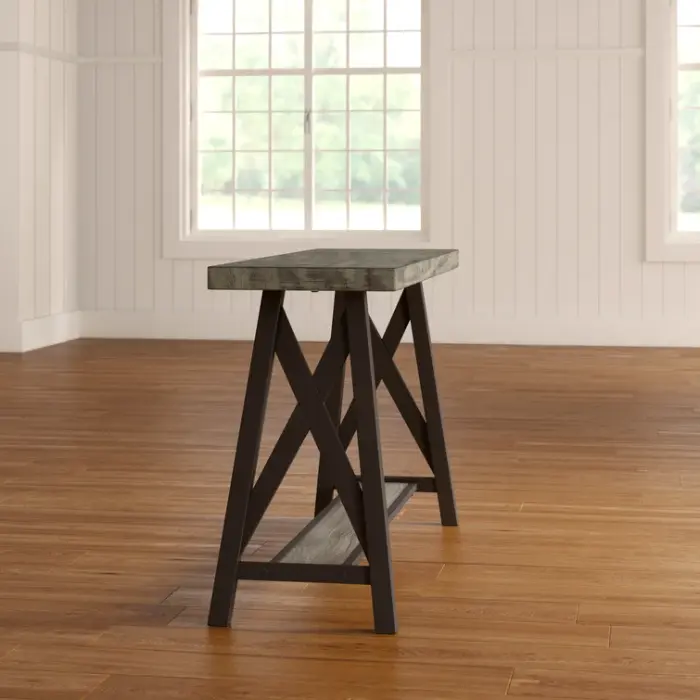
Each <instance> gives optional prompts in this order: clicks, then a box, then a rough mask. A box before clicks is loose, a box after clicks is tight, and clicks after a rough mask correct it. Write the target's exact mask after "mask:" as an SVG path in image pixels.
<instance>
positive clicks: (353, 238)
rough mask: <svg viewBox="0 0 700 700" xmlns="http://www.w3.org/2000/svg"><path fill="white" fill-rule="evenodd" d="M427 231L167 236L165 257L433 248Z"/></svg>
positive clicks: (236, 257) (220, 257)
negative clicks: (325, 250)
mask: <svg viewBox="0 0 700 700" xmlns="http://www.w3.org/2000/svg"><path fill="white" fill-rule="evenodd" d="M434 246H435V242H434V241H433V242H431V239H430V236H429V234H428V232H426V231H329V232H314V233H309V232H304V231H236V232H221V233H217V232H211V231H207V232H206V233H199V234H193V235H191V236H188V237H186V238H179V239H177V238H176V237H175V236H166V237H165V240H164V247H163V257H164V258H166V259H173V260H211V261H228V262H232V261H235V260H243V259H246V258H254V257H264V256H267V255H280V254H282V253H291V252H293V251H297V250H303V249H305V248H377V249H379V248H418V247H422V248H432V247H434Z"/></svg>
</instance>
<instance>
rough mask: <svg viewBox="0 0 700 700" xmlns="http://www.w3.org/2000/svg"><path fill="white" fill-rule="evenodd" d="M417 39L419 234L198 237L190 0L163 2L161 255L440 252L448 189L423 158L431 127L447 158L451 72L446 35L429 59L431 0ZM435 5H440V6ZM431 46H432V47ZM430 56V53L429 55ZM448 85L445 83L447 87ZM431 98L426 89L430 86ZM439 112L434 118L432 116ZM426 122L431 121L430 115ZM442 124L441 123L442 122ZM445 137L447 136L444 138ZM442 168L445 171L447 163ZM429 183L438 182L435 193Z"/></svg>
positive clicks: (446, 233)
mask: <svg viewBox="0 0 700 700" xmlns="http://www.w3.org/2000/svg"><path fill="white" fill-rule="evenodd" d="M423 2H424V12H423V27H422V31H421V40H422V60H421V62H422V66H421V72H422V75H423V79H422V81H421V85H422V91H423V96H422V104H421V119H422V125H423V128H422V139H421V153H422V156H421V175H422V177H421V179H422V182H421V218H422V226H421V230H418V231H363V232H355V231H351V232H348V231H330V232H325V231H313V232H310V231H273V230H261V231H250V232H247V231H236V230H233V231H230V232H225V234H219V233H216V232H213V233H212V232H201V233H200V232H197V233H196V234H193V233H192V230H193V223H194V222H193V213H192V212H193V211H194V207H193V206H192V197H193V187H192V186H191V185H192V176H191V173H192V172H193V163H192V159H193V148H192V143H191V138H190V129H191V125H190V118H191V117H190V115H191V112H190V110H192V109H196V105H194V104H193V101H192V99H191V98H192V95H193V84H194V81H196V76H195V75H194V71H193V69H192V67H193V65H194V61H192V60H191V54H190V38H191V12H192V9H193V7H194V6H193V4H192V1H191V0H163V1H162V31H163V37H162V45H163V66H162V96H163V117H162V118H163V190H162V207H163V239H162V240H163V248H162V252H163V257H164V258H171V259H188V260H192V259H202V260H236V259H241V258H249V257H255V256H262V255H276V254H280V253H285V252H291V251H294V250H301V249H304V248H434V247H435V248H439V247H444V246H445V244H446V243H448V242H449V240H451V230H449V228H450V226H449V225H446V224H451V216H450V212H449V211H447V207H449V209H450V210H451V187H450V192H447V188H446V186H447V185H451V183H450V182H449V181H447V182H445V178H444V177H441V176H439V175H438V180H439V182H435V183H433V182H432V181H431V178H430V173H431V171H432V168H430V163H429V158H428V157H427V154H428V153H431V155H433V152H432V151H431V150H429V149H430V145H431V144H432V143H433V138H432V137H433V133H435V132H434V131H431V128H430V127H429V124H430V125H431V126H432V129H434V130H438V129H440V130H442V133H440V134H439V136H438V137H437V139H436V141H437V142H441V144H440V143H439V147H440V146H441V147H440V150H441V151H442V154H443V158H444V157H445V155H449V157H451V90H450V85H451V71H447V74H446V72H445V66H449V65H450V60H451V56H450V53H451V47H450V46H449V44H448V43H447V42H446V41H445V39H444V38H442V40H441V41H440V42H438V46H439V47H440V48H439V49H438V53H441V54H442V55H443V56H444V57H445V58H446V60H445V61H440V63H442V64H444V65H442V66H441V67H440V66H437V67H433V70H431V66H432V59H433V56H431V55H430V54H429V48H434V45H433V44H432V42H431V41H429V34H430V29H429V27H430V22H429V17H428V12H427V9H428V4H429V0H423ZM436 4H437V5H438V6H440V5H445V3H442V2H438V3H436ZM442 24H444V25H445V26H444V28H443V31H446V30H448V29H451V23H450V21H449V18H448V17H445V18H443V21H442ZM431 45H432V46H431ZM434 53H435V51H433V54H434ZM436 69H437V70H440V69H442V75H441V76H440V77H441V78H442V80H440V83H441V85H439V86H438V90H436V93H437V100H433V99H432V94H431V100H430V103H429V100H428V98H427V94H428V93H427V86H426V83H428V82H429V77H431V78H432V77H433V76H435V75H436ZM448 81H450V82H448ZM431 93H432V86H431ZM436 115H438V119H433V117H434V116H436ZM429 117H430V118H429ZM446 119H447V121H446ZM446 132H447V133H446ZM445 166H446V167H444V168H443V171H445V170H448V169H449V163H446V164H445ZM435 185H439V188H440V189H439V190H436V188H435ZM429 203H430V204H431V205H432V206H431V207H430V208H431V209H432V208H433V207H434V206H435V205H437V206H438V207H439V210H438V211H439V212H440V213H439V214H438V216H437V220H435V217H431V219H430V220H429V218H428V210H429V207H428V204H429Z"/></svg>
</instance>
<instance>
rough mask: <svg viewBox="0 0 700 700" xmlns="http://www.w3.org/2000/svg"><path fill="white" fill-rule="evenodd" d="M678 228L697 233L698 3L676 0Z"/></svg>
mask: <svg viewBox="0 0 700 700" xmlns="http://www.w3.org/2000/svg"><path fill="white" fill-rule="evenodd" d="M676 16H677V21H678V33H677V37H678V40H677V42H676V52H677V53H676V56H677V60H678V83H677V85H678V87H677V90H678V114H677V124H678V182H677V193H678V196H677V200H676V201H677V212H678V230H679V231H681V232H684V233H694V234H698V235H700V3H699V2H698V0H678V6H677V14H676Z"/></svg>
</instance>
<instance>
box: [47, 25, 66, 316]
mask: <svg viewBox="0 0 700 700" xmlns="http://www.w3.org/2000/svg"><path fill="white" fill-rule="evenodd" d="M55 26H56V23H55V22H53V21H52V24H51V27H52V30H53V27H55ZM62 34H63V25H61V35H62ZM50 79H51V111H50V129H51V132H50V152H49V157H50V162H51V166H50V172H49V177H50V187H49V189H50V207H49V211H50V217H51V245H50V249H49V254H50V256H51V273H50V280H51V314H52V315H53V314H58V313H62V312H63V311H64V309H65V301H66V300H65V261H66V231H65V198H66V173H65V165H66V157H67V154H66V149H65V146H66V143H65V122H66V105H65V65H64V64H63V62H61V61H54V60H52V61H51V64H50Z"/></svg>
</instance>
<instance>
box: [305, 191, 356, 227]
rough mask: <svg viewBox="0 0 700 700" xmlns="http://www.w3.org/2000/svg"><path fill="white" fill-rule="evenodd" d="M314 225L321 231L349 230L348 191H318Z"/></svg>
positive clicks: (315, 201) (315, 202)
mask: <svg viewBox="0 0 700 700" xmlns="http://www.w3.org/2000/svg"><path fill="white" fill-rule="evenodd" d="M313 226H314V228H316V229H320V230H321V231H347V228H348V207H347V192H316V198H315V200H314V215H313Z"/></svg>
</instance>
